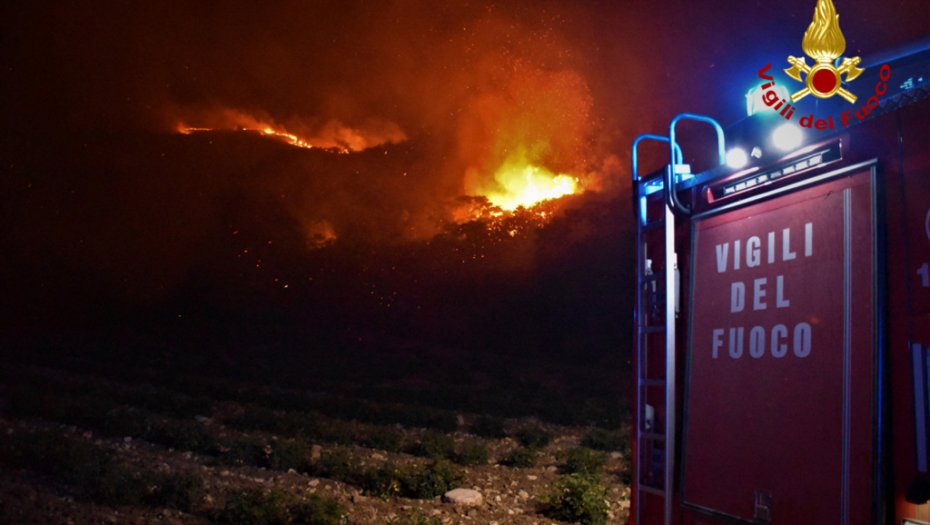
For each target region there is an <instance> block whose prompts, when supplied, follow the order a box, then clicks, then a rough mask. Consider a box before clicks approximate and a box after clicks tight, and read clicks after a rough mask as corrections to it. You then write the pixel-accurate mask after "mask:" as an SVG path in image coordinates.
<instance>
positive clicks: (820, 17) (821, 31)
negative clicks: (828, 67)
mask: <svg viewBox="0 0 930 525" xmlns="http://www.w3.org/2000/svg"><path fill="white" fill-rule="evenodd" d="M801 48H802V49H804V54H806V55H807V56H809V57H811V58H813V59H814V60H816V61H817V62H819V63H826V62H833V61H834V60H836V57H838V56H840V55H842V54H843V51H846V39H845V38H843V32H842V31H840V15H838V14H836V9H835V8H834V7H833V2H831V1H830V0H820V2H818V3H817V9H816V10H814V21H813V22H811V25H810V27H808V28H807V31H805V32H804V40H803V41H802V42H801Z"/></svg>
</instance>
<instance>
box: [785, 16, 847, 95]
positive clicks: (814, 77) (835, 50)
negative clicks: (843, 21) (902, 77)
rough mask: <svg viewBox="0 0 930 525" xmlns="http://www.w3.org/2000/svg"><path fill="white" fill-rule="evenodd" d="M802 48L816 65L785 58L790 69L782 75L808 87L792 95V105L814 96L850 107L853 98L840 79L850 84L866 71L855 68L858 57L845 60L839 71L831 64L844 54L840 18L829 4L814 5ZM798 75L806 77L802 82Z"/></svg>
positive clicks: (844, 48) (791, 57)
mask: <svg viewBox="0 0 930 525" xmlns="http://www.w3.org/2000/svg"><path fill="white" fill-rule="evenodd" d="M801 48H802V49H804V53H805V54H806V55H807V56H809V57H811V58H812V59H814V61H816V64H814V66H813V67H810V66H808V65H807V63H806V62H805V60H804V58H803V57H802V58H795V57H793V56H789V57H788V63H789V64H791V67H790V68H788V69H786V70H785V73H787V74H788V76H789V77H791V78H793V79H795V80H797V81H798V82H804V83H805V84H807V87H805V88H804V89H802V90H800V91H798V92H796V93H795V94H793V95H791V101H792V102H797V101H798V100H800V99H802V98H804V97H806V96H807V95H814V96H815V97H817V98H830V97H832V96H833V95H839V96H841V97H843V98H844V99H846V100H847V101H849V103H850V104H852V103H855V102H856V95H853V94H852V93H850V92H849V91H848V90H847V89H845V88H843V85H842V75H843V74H845V75H846V82H852V80H853V79H854V78H856V77H858V76H859V75H861V74H862V72H863V71H865V70H864V69H862V68H860V67H857V66H858V65H859V62H860V60H861V59H860V58H859V57H853V58H844V59H843V63H842V64H840V66H839V67H836V66H834V65H833V61H834V60H836V59H837V58H838V57H839V56H840V55H842V54H843V51H845V50H846V39H845V38H843V32H842V31H840V15H838V14H836V8H834V7H833V2H831V1H830V0H819V1H818V2H817V9H815V10H814V21H813V22H811V25H810V27H808V28H807V31H806V32H805V33H804V40H802V41H801ZM801 73H804V74H805V75H807V78H806V79H805V80H803V81H802V80H801Z"/></svg>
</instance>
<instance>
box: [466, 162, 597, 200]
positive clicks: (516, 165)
mask: <svg viewBox="0 0 930 525" xmlns="http://www.w3.org/2000/svg"><path fill="white" fill-rule="evenodd" d="M494 180H495V181H496V182H497V188H495V189H491V190H489V191H486V192H485V193H484V195H485V196H486V197H487V198H488V200H489V201H490V202H491V204H493V205H495V206H499V207H500V208H502V209H504V210H507V211H513V210H515V209H517V208H519V207H520V206H523V207H524V208H530V207H532V206H534V205H536V204H539V203H540V202H543V201H546V200H550V199H557V198H559V197H563V196H565V195H571V194H573V193H577V192H578V191H579V189H580V188H579V182H578V179H577V178H575V177H572V176H571V175H567V174H563V173H559V174H556V173H553V172H552V171H550V170H548V169H546V168H544V167H541V166H536V165H534V164H532V163H531V162H529V161H527V160H526V158H525V156H524V155H522V154H518V155H513V156H511V157H508V159H507V160H506V161H505V162H504V164H503V165H502V166H501V167H500V168H499V169H498V170H497V172H496V173H495V174H494Z"/></svg>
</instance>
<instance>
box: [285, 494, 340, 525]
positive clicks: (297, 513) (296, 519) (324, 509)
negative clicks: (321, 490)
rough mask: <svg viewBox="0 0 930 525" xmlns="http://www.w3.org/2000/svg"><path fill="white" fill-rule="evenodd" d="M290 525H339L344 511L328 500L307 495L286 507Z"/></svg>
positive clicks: (334, 502) (314, 495) (338, 505)
mask: <svg viewBox="0 0 930 525" xmlns="http://www.w3.org/2000/svg"><path fill="white" fill-rule="evenodd" d="M287 510H288V513H289V514H290V516H291V522H290V523H291V524H292V525H339V524H340V523H342V519H343V518H344V517H345V515H346V509H345V508H344V507H343V506H342V505H340V504H339V503H337V502H336V501H333V500H331V499H329V498H324V497H322V496H318V495H316V494H307V495H306V496H304V499H303V500H301V501H298V502H296V503H294V504H292V505H290V506H289V507H288V509H287Z"/></svg>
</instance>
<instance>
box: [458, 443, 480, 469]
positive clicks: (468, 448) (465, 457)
mask: <svg viewBox="0 0 930 525" xmlns="http://www.w3.org/2000/svg"><path fill="white" fill-rule="evenodd" d="M455 462H456V463H458V464H460V465H487V464H488V449H487V447H485V446H484V445H482V444H481V443H465V444H464V445H462V449H461V450H460V451H459V452H458V453H456V454H455Z"/></svg>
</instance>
